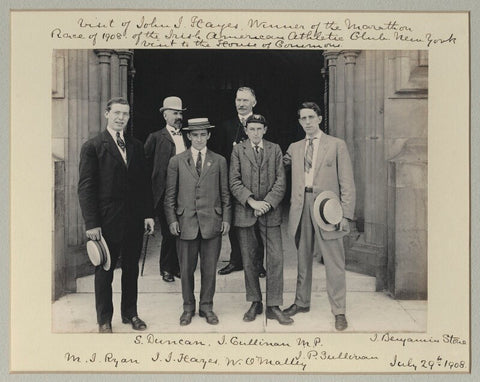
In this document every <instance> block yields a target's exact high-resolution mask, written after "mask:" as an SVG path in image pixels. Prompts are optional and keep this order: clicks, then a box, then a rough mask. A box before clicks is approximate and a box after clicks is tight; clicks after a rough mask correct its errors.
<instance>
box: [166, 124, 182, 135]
mask: <svg viewBox="0 0 480 382" xmlns="http://www.w3.org/2000/svg"><path fill="white" fill-rule="evenodd" d="M167 130H168V131H169V132H170V133H177V132H179V131H180V130H181V129H177V128H176V127H173V126H170V125H167Z"/></svg>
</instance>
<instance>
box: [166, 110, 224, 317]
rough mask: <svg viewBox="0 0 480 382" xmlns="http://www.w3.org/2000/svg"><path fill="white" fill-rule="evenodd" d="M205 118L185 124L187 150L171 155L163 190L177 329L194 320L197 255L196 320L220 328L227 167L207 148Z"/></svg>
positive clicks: (206, 122)
mask: <svg viewBox="0 0 480 382" xmlns="http://www.w3.org/2000/svg"><path fill="white" fill-rule="evenodd" d="M213 127H214V126H212V125H210V123H209V121H208V119H207V118H195V119H189V120H188V126H187V127H186V128H184V130H186V131H187V137H188V139H189V140H190V141H191V144H192V145H191V147H190V149H188V150H186V151H184V152H183V153H181V154H179V155H176V156H174V157H173V158H172V159H171V160H170V163H169V165H168V171H167V184H166V190H165V202H164V207H165V216H166V219H167V223H168V226H169V229H170V232H171V234H172V235H174V236H176V237H177V251H178V257H179V261H180V273H181V275H182V277H181V284H182V297H183V313H182V315H181V317H180V325H182V326H185V325H188V324H190V322H191V321H192V317H193V316H194V315H195V310H196V309H195V308H196V302H195V295H194V293H193V291H194V285H195V280H194V272H195V268H196V266H197V261H198V256H199V255H200V272H201V288H200V304H199V315H200V317H205V319H206V321H207V323H209V324H211V325H216V324H218V317H217V315H216V314H215V313H214V312H213V296H214V294H215V272H216V267H217V261H218V257H219V255H220V249H221V245H222V238H221V237H222V235H226V234H228V232H229V230H230V221H231V207H230V191H229V189H228V171H227V162H226V160H225V158H224V157H222V156H221V155H219V154H216V153H214V152H213V151H210V150H208V149H207V141H208V139H209V138H210V129H212V128H213Z"/></svg>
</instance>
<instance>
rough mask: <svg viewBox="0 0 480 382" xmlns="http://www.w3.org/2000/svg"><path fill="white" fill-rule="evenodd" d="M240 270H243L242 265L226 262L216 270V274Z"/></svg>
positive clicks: (226, 273)
mask: <svg viewBox="0 0 480 382" xmlns="http://www.w3.org/2000/svg"><path fill="white" fill-rule="evenodd" d="M241 270H243V267H242V266H237V265H233V264H232V263H228V264H227V265H226V266H225V267H223V268H222V269H220V270H219V271H218V274H219V275H228V274H230V273H232V272H236V271H241Z"/></svg>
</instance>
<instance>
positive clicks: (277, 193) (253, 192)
mask: <svg viewBox="0 0 480 382" xmlns="http://www.w3.org/2000/svg"><path fill="white" fill-rule="evenodd" d="M282 158H283V155H282V150H281V149H280V146H279V145H277V144H275V143H272V142H269V141H266V140H265V139H264V140H263V160H262V163H261V165H260V167H259V166H258V164H257V162H256V160H255V153H254V150H253V148H252V144H251V143H250V140H249V139H247V140H246V141H243V142H242V143H239V144H238V145H235V147H233V151H232V157H231V162H230V191H231V192H232V195H233V196H234V201H233V206H234V214H233V216H234V221H233V224H234V225H235V226H237V227H250V226H252V225H253V224H255V222H256V221H257V218H256V217H255V215H254V214H253V212H254V210H253V209H252V208H251V207H250V206H249V205H247V199H248V198H249V197H250V196H252V197H253V198H254V199H255V200H264V201H266V202H268V203H270V205H271V206H272V207H273V209H272V210H271V211H269V212H268V213H267V214H266V215H263V216H261V217H260V218H259V219H260V221H261V222H262V224H264V225H265V224H266V223H268V226H271V227H273V226H278V225H280V224H281V222H282V212H281V208H280V205H279V204H280V202H281V201H282V199H283V196H284V195H285V189H286V179H285V169H284V167H283V162H282Z"/></svg>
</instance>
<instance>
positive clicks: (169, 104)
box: [160, 96, 187, 113]
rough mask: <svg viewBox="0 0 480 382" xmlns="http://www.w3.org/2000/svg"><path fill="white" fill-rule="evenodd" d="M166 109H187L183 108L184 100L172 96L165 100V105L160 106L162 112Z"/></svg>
mask: <svg viewBox="0 0 480 382" xmlns="http://www.w3.org/2000/svg"><path fill="white" fill-rule="evenodd" d="M165 110H177V111H185V110H187V109H186V108H182V100H181V99H180V98H179V97H175V96H171V97H167V98H165V99H164V100H163V106H162V107H161V108H160V113H163V112H164V111H165Z"/></svg>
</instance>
